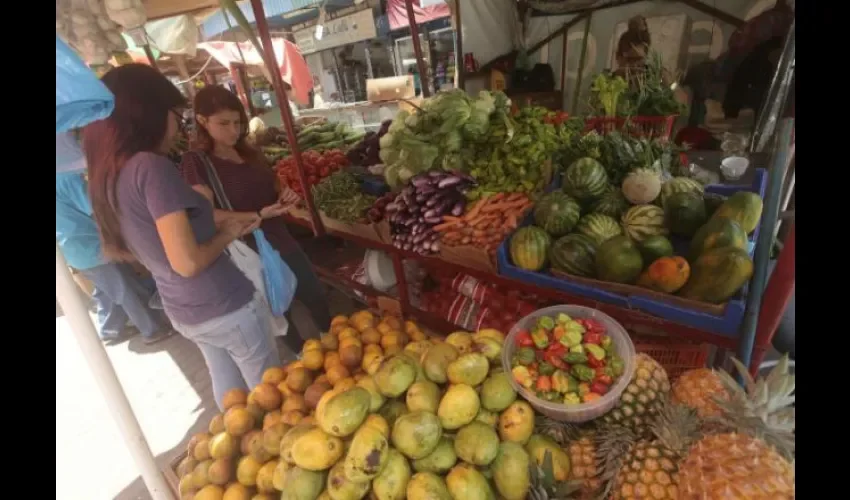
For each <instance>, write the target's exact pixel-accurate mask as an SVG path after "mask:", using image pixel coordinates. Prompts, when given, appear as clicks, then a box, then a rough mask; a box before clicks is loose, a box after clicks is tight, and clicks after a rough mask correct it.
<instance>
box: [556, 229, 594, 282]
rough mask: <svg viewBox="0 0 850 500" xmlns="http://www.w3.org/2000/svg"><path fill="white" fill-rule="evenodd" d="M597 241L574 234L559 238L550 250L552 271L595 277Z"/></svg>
mask: <svg viewBox="0 0 850 500" xmlns="http://www.w3.org/2000/svg"><path fill="white" fill-rule="evenodd" d="M597 248H598V246H597V244H596V241H594V240H593V238H590V237H589V236H585V235H583V234H578V233H573V234H568V235H566V236H563V237H561V238H559V239H558V240H557V241H556V242H555V243H554V244H552V248H551V249H550V250H549V260H550V261H551V263H552V269H553V270H556V271H561V272H565V273H568V274H574V275H576V276H586V277H593V275H594V274H595V273H596V263H595V261H594V259H595V257H596V250H597Z"/></svg>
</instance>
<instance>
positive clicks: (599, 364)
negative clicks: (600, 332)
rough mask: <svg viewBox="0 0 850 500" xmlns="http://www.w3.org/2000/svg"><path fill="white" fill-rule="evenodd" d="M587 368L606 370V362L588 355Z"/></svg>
mask: <svg viewBox="0 0 850 500" xmlns="http://www.w3.org/2000/svg"><path fill="white" fill-rule="evenodd" d="M587 366H589V367H591V368H604V367H605V360H604V359H598V358H595V357H593V355H592V354H588V355H587Z"/></svg>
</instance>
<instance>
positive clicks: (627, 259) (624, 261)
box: [595, 235, 643, 284]
mask: <svg viewBox="0 0 850 500" xmlns="http://www.w3.org/2000/svg"><path fill="white" fill-rule="evenodd" d="M595 262H596V277H597V278H599V279H601V280H603V281H613V282H614V283H626V284H631V283H634V282H635V281H636V280H637V279H638V276H640V273H641V271H642V270H643V257H641V255H640V250H638V247H637V245H635V243H634V242H633V241H632V240H630V239H629V237H628V236H625V235H621V236H615V237H613V238H611V239H609V240H608V241H606V242H605V243H603V244H602V245H601V246H600V247H599V250H597V251H596V259H595Z"/></svg>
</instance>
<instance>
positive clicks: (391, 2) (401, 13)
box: [387, 0, 492, 30]
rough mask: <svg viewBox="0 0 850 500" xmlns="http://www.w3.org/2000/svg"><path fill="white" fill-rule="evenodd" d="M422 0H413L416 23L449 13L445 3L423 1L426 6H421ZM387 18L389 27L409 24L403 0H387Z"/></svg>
mask: <svg viewBox="0 0 850 500" xmlns="http://www.w3.org/2000/svg"><path fill="white" fill-rule="evenodd" d="M421 1H422V0H413V16H414V18H415V19H416V24H423V23H427V22H428V21H433V20H434V19H441V18H443V17H448V16H450V15H451V11H450V10H449V6H448V5H446V4H445V3H438V4H436V5H429V4H434V2H428V1H426V2H425V5H426V6H427V7H422V6H421V4H420V2H421ZM491 8H492V7H491ZM387 18H389V20H390V29H391V30H397V29H400V28H404V27H407V26H409V25H410V23H409V22H408V21H407V7H406V6H405V3H404V0H387Z"/></svg>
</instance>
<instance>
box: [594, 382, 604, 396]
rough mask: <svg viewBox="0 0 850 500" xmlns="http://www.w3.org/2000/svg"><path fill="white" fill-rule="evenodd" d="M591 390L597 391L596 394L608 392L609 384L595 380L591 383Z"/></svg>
mask: <svg viewBox="0 0 850 500" xmlns="http://www.w3.org/2000/svg"><path fill="white" fill-rule="evenodd" d="M590 392H595V393H596V394H605V393H607V392H608V386H607V385H605V384H600V383H599V382H593V383H592V384H590Z"/></svg>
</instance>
